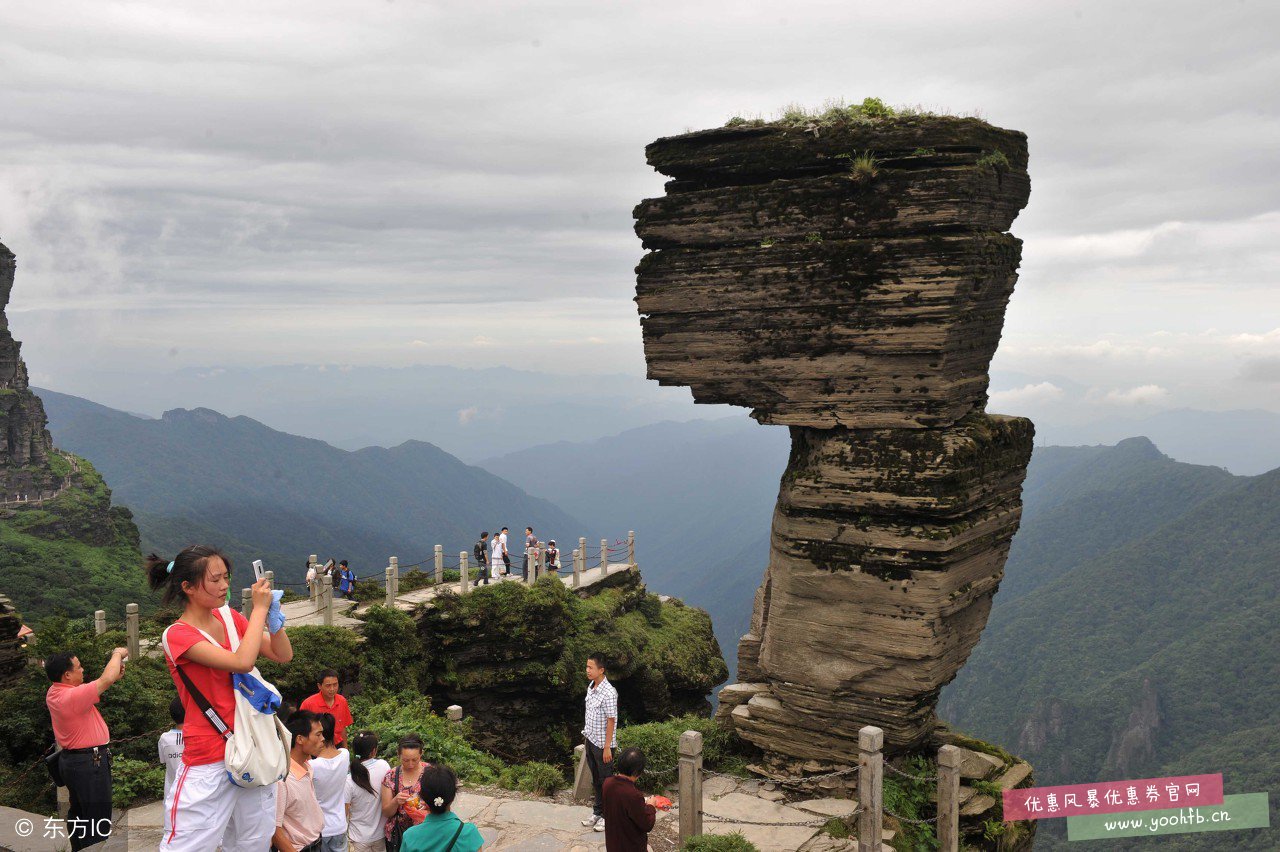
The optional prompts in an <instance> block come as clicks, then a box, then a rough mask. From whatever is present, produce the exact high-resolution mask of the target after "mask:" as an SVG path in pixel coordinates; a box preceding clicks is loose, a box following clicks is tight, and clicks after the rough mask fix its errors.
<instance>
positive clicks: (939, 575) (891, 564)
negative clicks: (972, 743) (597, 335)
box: [635, 117, 1033, 765]
mask: <svg viewBox="0 0 1280 852" xmlns="http://www.w3.org/2000/svg"><path fill="white" fill-rule="evenodd" d="M646 154H647V156H648V160H649V163H650V164H651V165H653V166H654V167H655V168H656V169H657V170H658V171H660V172H662V173H663V174H666V175H669V176H670V177H672V178H673V180H672V181H671V182H669V183H668V184H667V187H666V190H667V191H666V195H665V196H664V197H662V198H658V199H650V200H647V201H644V202H642V203H641V204H640V205H639V206H638V207H637V208H636V210H635V216H636V220H637V224H636V232H637V234H639V236H640V238H641V240H642V241H643V243H644V245H645V247H646V248H649V249H654V251H653V252H651V253H650V254H648V255H646V256H645V257H644V258H643V260H642V261H641V262H640V265H639V266H638V267H637V270H636V271H637V284H636V303H637V305H638V308H639V312H640V314H641V324H642V327H643V332H644V345H645V356H646V359H647V361H648V369H649V377H650V378H654V379H657V380H658V381H659V382H660V383H662V384H672V385H686V386H688V387H689V388H691V389H692V391H693V395H694V399H695V400H696V401H698V402H706V403H731V404H735V405H743V406H748V407H750V408H752V409H753V412H752V416H753V417H755V418H756V419H757V420H758V421H760V422H761V423H767V424H785V425H788V426H790V427H791V435H792V452H791V458H790V461H789V463H788V465H787V470H786V472H785V473H784V475H783V478H782V484H781V489H780V493H779V497H778V505H777V509H776V511H775V514H774V520H773V533H772V538H771V547H770V554H769V564H768V568H767V570H766V572H765V578H764V582H763V584H762V585H761V586H760V589H759V591H758V592H757V595H756V604H755V610H754V614H753V617H752V624H751V632H750V633H748V634H747V635H746V636H745V637H743V639H742V641H741V643H740V645H739V649H738V677H739V680H740V681H741V683H739V684H736V685H733V686H730V687H726V689H725V690H723V691H722V692H721V695H720V710H719V712H720V715H721V717H722V718H724V719H727V720H729V721H731V723H732V725H733V726H734V728H735V729H736V731H737V732H738V733H739V734H740V735H741V736H742V737H744V738H745V739H747V740H749V741H751V742H752V743H754V744H756V745H757V746H759V747H760V748H761V749H762V750H763V751H764V753H765V755H766V761H769V760H772V761H774V763H775V764H779V765H780V764H783V763H786V762H788V761H789V762H791V763H792V765H798V764H799V763H801V762H804V761H808V762H810V763H812V762H813V761H821V762H829V763H842V762H843V763H848V762H852V761H854V760H856V755H857V739H858V729H859V728H860V727H862V726H864V725H868V724H874V725H877V726H879V727H881V728H883V729H884V731H885V742H886V747H887V748H888V749H889V750H890V751H893V750H904V749H909V748H914V747H918V746H922V745H924V744H925V743H926V742H930V741H931V740H932V739H933V738H935V728H936V719H935V716H934V707H935V705H936V703H937V698H938V693H939V691H940V690H941V688H942V686H943V685H945V684H946V683H948V682H949V681H950V680H951V679H952V678H954V677H955V675H956V672H957V671H958V670H959V668H960V667H961V666H962V665H963V664H964V661H965V659H966V658H967V657H968V655H969V652H970V651H971V650H972V649H973V646H974V645H975V644H976V643H977V641H978V637H979V635H980V634H981V632H982V629H983V627H984V626H985V624H986V619H987V614H988V612H989V610H990V606H991V598H992V596H993V595H994V594H995V592H996V589H997V588H998V586H999V583H1000V580H1001V578H1002V576H1003V569H1004V562H1005V558H1006V556H1007V554H1008V548H1009V543H1010V540H1011V539H1012V537H1013V534H1014V532H1015V531H1016V530H1017V527H1018V521H1019V518H1020V514H1021V487H1022V480H1023V477H1024V475H1025V473H1026V466H1027V462H1028V460H1029V458H1030V454H1031V447H1032V438H1033V428H1032V425H1031V423H1030V422H1029V421H1027V420H1024V419H1021V418H1013V417H1003V416H999V415H991V414H987V413H985V411H984V407H985V404H986V399H987V396H986V393H987V385H988V375H987V369H988V365H989V363H990V360H991V357H992V355H993V354H994V352H995V349H996V346H997V344H998V342H999V339H1000V333H1001V328H1002V325H1003V321H1004V312H1005V308H1006V305H1007V303H1008V300H1009V296H1010V294H1011V293H1012V291H1013V286H1014V283H1015V281H1016V280H1017V267H1018V262H1019V258H1020V250H1021V242H1020V241H1019V240H1017V239H1016V238H1014V237H1012V236H1010V235H1009V234H1008V233H1006V231H1007V229H1008V228H1009V227H1010V225H1011V223H1012V222H1013V219H1014V217H1015V216H1016V215H1017V213H1018V211H1019V210H1021V209H1022V207H1023V206H1024V205H1025V204H1026V202H1027V198H1028V194H1029V186H1030V185H1029V180H1028V176H1027V171H1026V165H1027V151H1026V137H1025V136H1024V135H1023V134H1021V133H1017V132H1014V131H1008V130H1002V129H999V128H995V127H992V126H991V125H989V124H986V123H984V122H981V121H978V120H975V119H954V118H939V117H913V118H882V119H866V118H859V117H851V118H850V119H849V120H848V121H834V122H822V123H818V122H815V123H813V124H811V125H809V126H807V127H804V126H787V125H783V124H774V125H763V126H746V127H726V128H721V129H717V130H709V131H701V132H697V133H690V134H685V135H683V136H678V137H672V138H665V139H660V140H658V141H657V142H654V143H653V144H651V145H650V146H649V147H648V148H647V149H646Z"/></svg>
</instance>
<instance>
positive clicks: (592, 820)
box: [582, 654, 618, 831]
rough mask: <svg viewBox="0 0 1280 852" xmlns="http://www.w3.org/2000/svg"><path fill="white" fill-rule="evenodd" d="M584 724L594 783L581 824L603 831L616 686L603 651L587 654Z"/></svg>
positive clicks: (615, 721) (615, 720) (615, 741)
mask: <svg viewBox="0 0 1280 852" xmlns="http://www.w3.org/2000/svg"><path fill="white" fill-rule="evenodd" d="M587 679H588V680H589V681H591V685H590V686H588V687H587V715H586V724H584V725H583V727H582V736H583V738H584V739H585V741H586V746H587V768H588V769H590V770H591V784H592V786H593V787H595V793H596V797H595V802H594V805H593V807H592V811H593V813H592V815H591V816H590V817H589V818H587V819H584V820H583V821H582V824H583V825H585V826H587V827H588V828H594V829H595V830H596V831H604V794H603V791H602V789H601V788H602V785H603V784H604V779H606V778H608V777H609V776H610V775H612V774H613V750H614V748H616V747H617V745H618V739H617V737H616V736H614V732H615V731H616V730H617V727H618V690H616V689H614V688H613V684H611V683H609V679H608V678H607V677H605V667H604V655H602V654H592V655H591V656H589V657H587Z"/></svg>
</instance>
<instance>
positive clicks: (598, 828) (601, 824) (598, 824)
mask: <svg viewBox="0 0 1280 852" xmlns="http://www.w3.org/2000/svg"><path fill="white" fill-rule="evenodd" d="M596 831H604V817H600V819H599V821H598V822H596Z"/></svg>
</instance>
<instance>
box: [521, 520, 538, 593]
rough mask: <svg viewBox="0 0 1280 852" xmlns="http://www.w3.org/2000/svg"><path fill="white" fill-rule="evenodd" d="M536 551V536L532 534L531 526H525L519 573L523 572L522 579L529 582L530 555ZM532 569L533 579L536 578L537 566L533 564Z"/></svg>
mask: <svg viewBox="0 0 1280 852" xmlns="http://www.w3.org/2000/svg"><path fill="white" fill-rule="evenodd" d="M537 552H538V537H537V536H536V535H534V534H533V527H525V528H524V553H523V554H521V558H520V571H521V573H523V574H524V581H525V582H526V583H527V582H529V571H530V568H529V562H530V561H532V560H531V557H532V556H533V555H534V554H536V553H537ZM532 570H533V572H534V578H533V579H535V580H536V579H538V577H537V570H538V569H537V567H536V566H535V567H534V568H533V569H532Z"/></svg>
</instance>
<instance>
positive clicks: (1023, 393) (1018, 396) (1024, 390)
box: [988, 382, 1065, 412]
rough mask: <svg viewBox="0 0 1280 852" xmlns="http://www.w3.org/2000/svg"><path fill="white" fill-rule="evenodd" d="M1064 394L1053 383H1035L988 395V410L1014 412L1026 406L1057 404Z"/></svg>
mask: <svg viewBox="0 0 1280 852" xmlns="http://www.w3.org/2000/svg"><path fill="white" fill-rule="evenodd" d="M1064 393H1065V392H1064V391H1063V390H1062V388H1060V387H1058V386H1057V385H1055V384H1054V383H1053V382H1037V383H1036V384H1029V385H1023V386H1022V387H1020V388H1014V389H1013V390H1007V391H995V392H993V393H992V394H991V395H990V399H991V404H990V405H989V406H988V408H989V409H990V410H992V411H995V410H999V411H1013V412H1016V411H1017V410H1018V409H1019V408H1022V407H1025V406H1028V405H1043V404H1045V403H1050V402H1057V401H1058V400H1060V399H1062V397H1063V395H1064Z"/></svg>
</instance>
